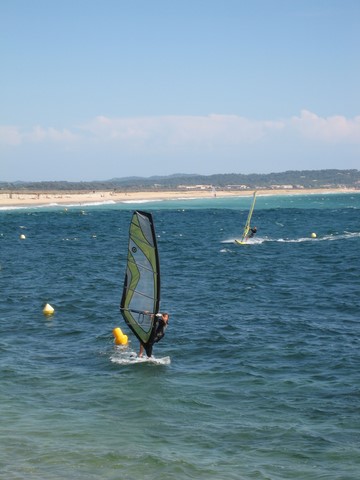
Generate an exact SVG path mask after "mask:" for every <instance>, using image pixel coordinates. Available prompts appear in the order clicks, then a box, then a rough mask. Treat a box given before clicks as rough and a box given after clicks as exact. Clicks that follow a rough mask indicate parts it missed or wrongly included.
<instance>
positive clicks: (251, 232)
mask: <svg viewBox="0 0 360 480" xmlns="http://www.w3.org/2000/svg"><path fill="white" fill-rule="evenodd" d="M256 232H257V228H250V235H249V237H248V238H252V237H253V236H254V235H255V233H256Z"/></svg>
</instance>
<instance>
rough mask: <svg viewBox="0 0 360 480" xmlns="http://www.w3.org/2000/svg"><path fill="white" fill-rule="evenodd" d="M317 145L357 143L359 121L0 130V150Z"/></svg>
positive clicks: (158, 122)
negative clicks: (91, 146)
mask: <svg viewBox="0 0 360 480" xmlns="http://www.w3.org/2000/svg"><path fill="white" fill-rule="evenodd" d="M294 133H295V134H296V135H297V137H298V138H300V140H301V139H303V140H307V139H311V140H315V141H317V142H318V143H319V144H329V143H330V144H332V143H334V142H337V143H347V144H358V143H360V116H358V117H355V118H353V119H347V118H346V117H344V116H340V115H336V116H331V117H320V116H318V115H316V114H314V113H312V112H309V111H307V110H303V111H302V112H301V114H300V116H294V117H292V118H289V119H284V120H252V119H248V118H244V117H241V116H238V115H218V114H211V115H207V116H175V115H173V116H161V117H134V118H109V117H105V116H98V117H96V118H94V119H93V120H91V121H90V122H88V123H87V124H84V125H81V126H78V127H76V128H75V127H74V128H64V129H56V128H53V127H42V126H34V127H33V128H31V129H30V130H28V131H26V130H24V129H22V128H20V127H16V126H7V125H4V126H0V145H1V144H2V145H8V146H12V147H16V146H18V145H20V144H26V143H36V144H41V143H44V142H50V143H52V142H56V143H60V144H64V145H68V144H69V143H72V144H79V145H80V146H81V145H86V144H89V143H90V144H91V143H94V142H95V143H97V144H102V145H104V144H105V145H112V146H113V147H116V148H119V149H125V150H126V149H132V150H133V151H141V150H143V149H150V151H152V152H158V151H162V152H166V151H169V152H170V153H171V152H173V151H175V150H176V149H194V150H196V151H200V150H204V151H210V150H215V149H217V148H220V147H235V148H236V147H238V146H241V145H247V146H250V145H251V144H255V143H259V142H262V141H264V140H270V141H271V140H272V139H275V140H276V141H279V139H280V140H282V141H286V140H289V138H288V137H289V134H290V135H291V134H294Z"/></svg>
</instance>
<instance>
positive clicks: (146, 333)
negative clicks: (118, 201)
mask: <svg viewBox="0 0 360 480" xmlns="http://www.w3.org/2000/svg"><path fill="white" fill-rule="evenodd" d="M159 304H160V264H159V256H158V250H157V242H156V235H155V228H154V223H153V219H152V215H151V214H150V213H148V212H143V211H136V212H134V213H133V216H132V219H131V222H130V228H129V243H128V254H127V265H126V273H125V280H124V288H123V294H122V298H121V303H120V311H121V314H122V316H123V318H124V320H125V322H126V323H127V325H128V326H129V327H130V328H131V330H132V331H133V332H134V334H135V335H136V337H137V338H138V339H139V341H140V342H141V343H142V344H143V345H144V347H145V350H146V351H147V353H148V352H151V347H152V345H151V341H152V333H153V329H154V323H155V315H156V314H157V313H158V311H159Z"/></svg>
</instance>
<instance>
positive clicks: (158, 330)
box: [144, 316, 167, 357]
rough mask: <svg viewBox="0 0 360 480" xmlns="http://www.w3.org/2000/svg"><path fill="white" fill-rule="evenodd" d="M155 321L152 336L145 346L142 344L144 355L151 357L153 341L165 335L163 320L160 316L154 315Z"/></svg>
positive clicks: (165, 324)
mask: <svg viewBox="0 0 360 480" xmlns="http://www.w3.org/2000/svg"><path fill="white" fill-rule="evenodd" d="M155 323H156V326H155V329H154V331H153V334H152V338H151V340H150V342H149V343H148V344H147V345H146V346H145V345H144V348H145V351H146V355H147V356H148V357H151V355H152V349H153V345H154V343H157V342H159V341H160V340H161V339H162V338H163V336H164V335H165V330H166V328H167V323H166V322H164V320H163V319H162V317H161V316H159V317H158V316H155Z"/></svg>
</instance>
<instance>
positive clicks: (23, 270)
mask: <svg viewBox="0 0 360 480" xmlns="http://www.w3.org/2000/svg"><path fill="white" fill-rule="evenodd" d="M250 203H251V196H250V195H249V197H238V198H227V199H222V198H211V199H201V200H196V199H193V200H176V201H175V200H173V201H161V202H142V203H141V202H139V203H136V204H135V203H128V204H126V203H119V204H107V205H73V206H67V207H64V206H56V205H53V206H47V207H38V208H2V209H1V211H0V295H1V297H0V298H1V301H0V381H1V388H0V408H1V423H0V478H1V479H6V480H15V479H16V480H22V479H26V480H39V479H44V480H63V479H71V480H85V479H86V480H92V479H103V480H170V479H174V480H175V479H176V480H185V479H195V480H249V479H271V480H277V479H279V480H280V479H284V480H291V479H299V480H300V479H301V480H304V479H306V480H311V479H314V480H319V479H326V480H331V479H341V480H358V479H359V475H360V193H359V194H341V195H338V194H329V195H304V196H259V197H258V199H257V202H256V206H255V210H254V215H253V222H252V224H253V226H255V225H256V226H257V227H258V234H257V235H256V237H255V238H254V240H252V241H251V242H249V244H248V245H246V246H239V245H236V244H235V243H234V239H235V238H239V237H241V233H242V229H243V225H244V223H245V221H246V217H247V213H248V209H249V207H250ZM135 209H142V210H146V211H150V212H152V213H153V216H154V220H155V226H156V232H157V236H158V246H159V251H160V262H161V271H162V277H161V281H162V302H161V308H162V310H163V311H168V312H170V321H169V328H168V330H167V332H166V335H165V337H164V338H163V339H162V341H161V342H160V343H158V344H156V346H155V348H154V355H155V357H156V360H157V363H150V362H138V361H136V360H135V359H133V357H134V356H135V352H137V351H138V348H139V345H138V342H137V340H136V339H135V338H134V337H133V336H132V334H131V332H130V331H129V330H128V328H127V326H126V325H125V324H124V321H123V320H122V318H121V316H120V314H119V302H120V298H121V293H122V285H123V280H124V273H125V260H126V252H127V241H128V240H127V234H128V228H129V222H130V219H131V215H132V212H133V210H135ZM312 233H316V238H312V236H311V234H312ZM20 235H25V239H21V238H20ZM46 303H49V304H50V305H51V306H53V308H54V309H55V313H54V315H52V316H45V315H44V314H43V308H44V305H45V304H46ZM115 327H120V328H122V330H123V331H124V333H127V334H128V335H129V338H130V344H129V346H128V347H121V346H115V345H114V341H113V335H112V330H113V328H115ZM167 357H169V358H167Z"/></svg>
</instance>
